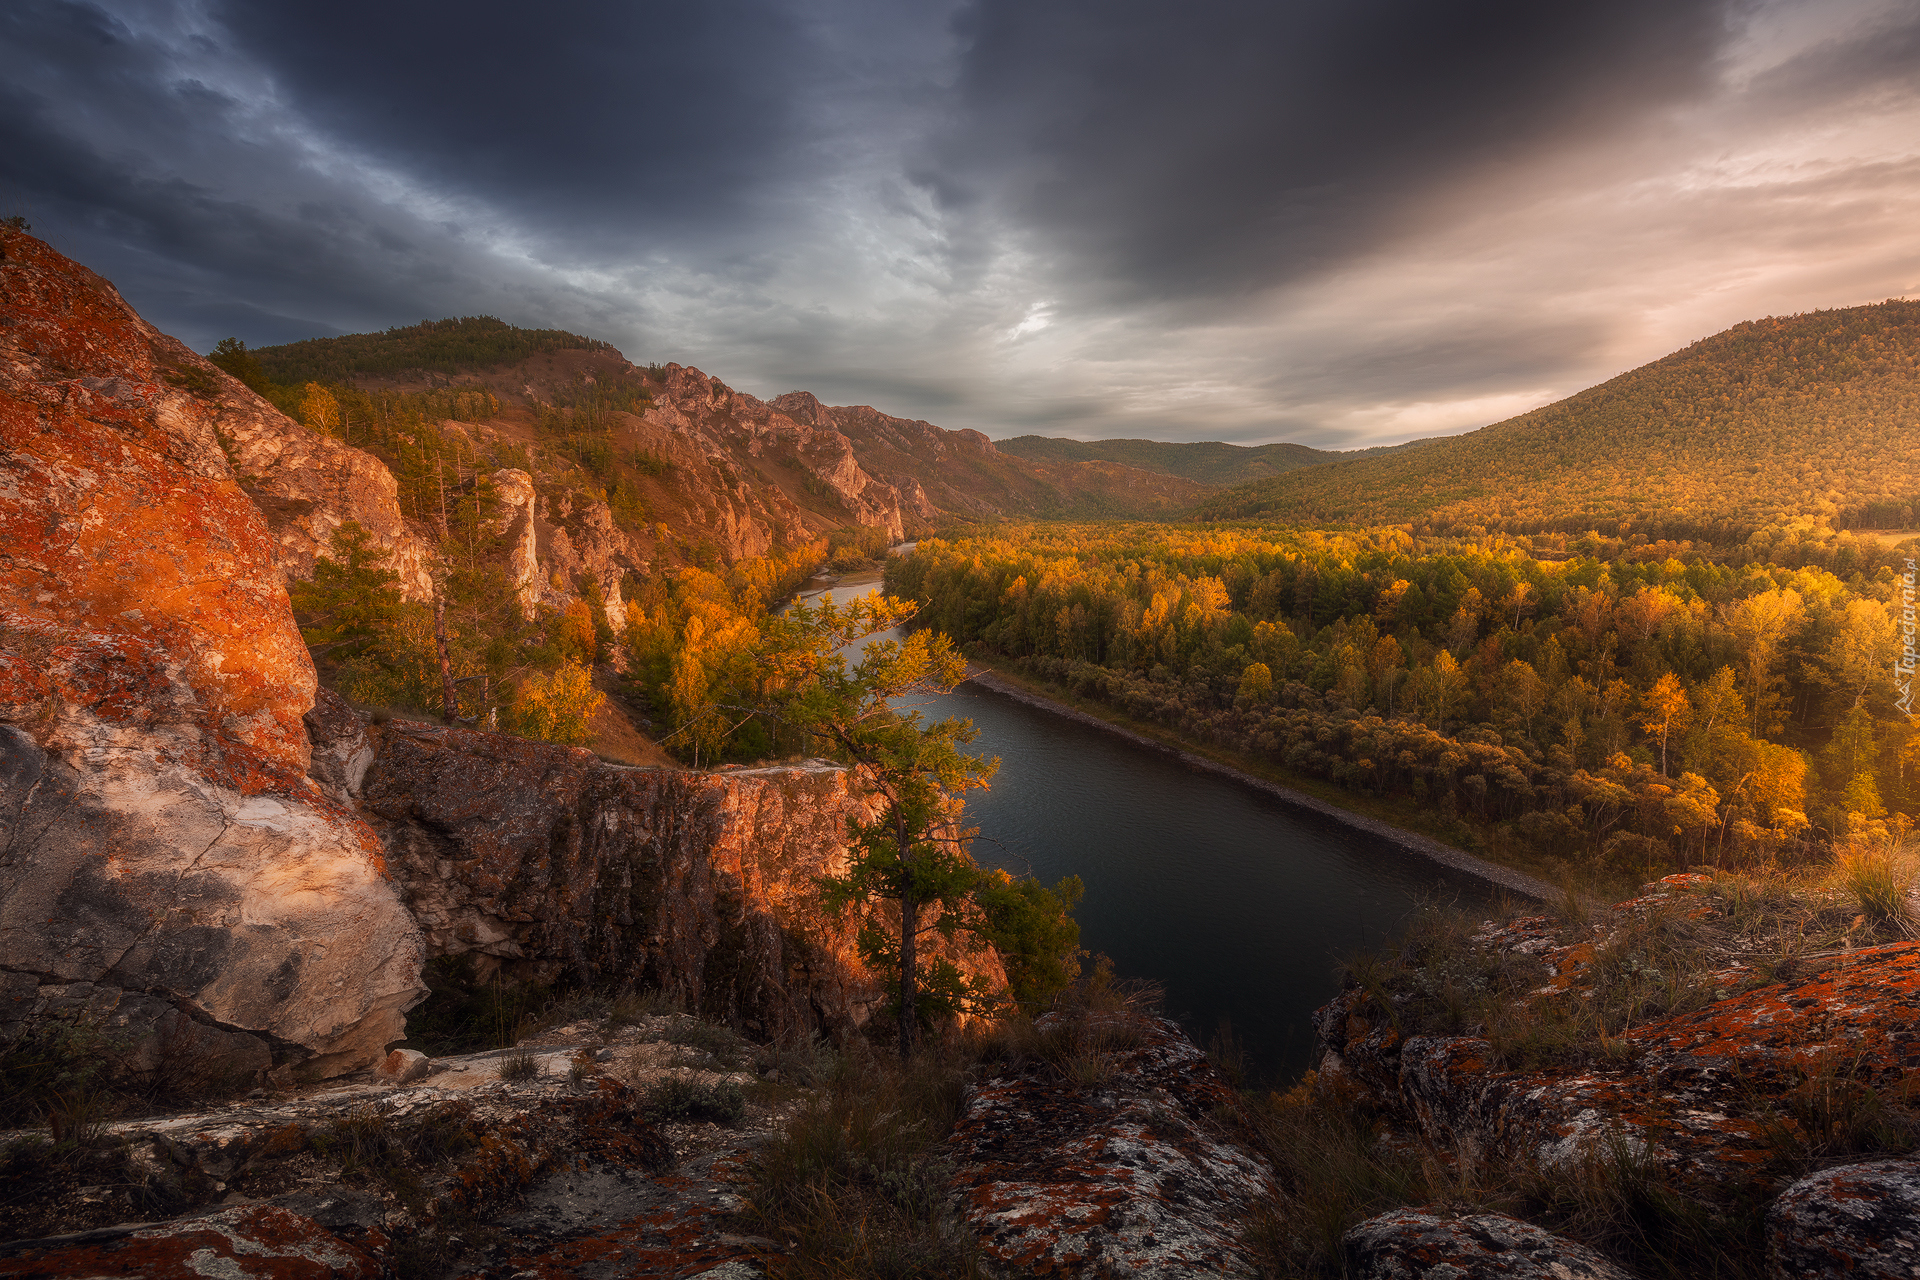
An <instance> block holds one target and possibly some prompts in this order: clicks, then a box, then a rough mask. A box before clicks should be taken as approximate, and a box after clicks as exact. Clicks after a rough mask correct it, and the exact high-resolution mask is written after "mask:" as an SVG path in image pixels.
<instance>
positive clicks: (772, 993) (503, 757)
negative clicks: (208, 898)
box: [362, 720, 1005, 1040]
mask: <svg viewBox="0 0 1920 1280" xmlns="http://www.w3.org/2000/svg"><path fill="white" fill-rule="evenodd" d="M379 739H380V740H379V748H378V755H377V757H376V758H375V760H374V762H373V764H372V766H371V768H370V769H369V770H368V771H367V774H366V780H365V784H364V790H363V793H362V803H363V805H364V808H365V811H366V812H367V813H368V814H369V816H370V817H371V818H372V819H373V820H374V821H375V823H376V824H377V825H378V826H379V829H380V833H381V838H382V839H383V841H384V842H385V846H386V850H387V865H388V866H389V867H390V868H391V870H392V873H393V875H394V878H395V879H396V880H397V881H398V882H399V884H400V886H401V888H402V890H403V891H404V893H405V894H406V898H407V902H408V905H409V906H410V907H411V908H412V910H413V912H414V914H415V916H416V917H417V918H418V919H419V921H420V923H421V926H422V928H423V929H424V930H425V932H426V938H427V943H428V948H429V950H430V951H431V952H432V953H433V954H435V955H462V954H471V955H472V956H473V957H474V958H475V959H476V961H479V962H480V963H481V964H482V965H483V966H485V967H487V968H494V967H499V966H504V967H505V968H506V969H507V971H508V972H509V973H510V974H512V975H513V976H516V977H524V978H532V979H537V980H542V981H552V980H554V979H557V978H566V979H569V980H577V981H580V982H586V983H600V984H607V985H618V986H626V985H631V986H634V987H647V988H658V989H660V990H662V991H665V992H667V993H669V994H671V995H673V996H674V997H676V998H678V999H680V1000H681V1001H682V1002H683V1003H684V1004H685V1006H686V1007H687V1008H689V1009H694V1010H697V1011H699V1012H701V1013H702V1014H704V1015H706V1016H707V1017H709V1018H713V1019H715V1020H719V1021H724V1022H728V1023H730V1024H732V1025H735V1026H739V1027H744V1028H746V1029H747V1030H749V1031H751V1032H753V1033H754V1034H756V1035H759V1036H763V1037H766V1038H771V1039H781V1040H784V1039H788V1038H791V1037H794V1036H802V1035H805V1034H807V1033H810V1032H811V1031H814V1030H816V1029H822V1030H829V1031H842V1030H846V1029H849V1028H852V1027H854V1026H857V1025H859V1024H861V1023H864V1022H865V1021H866V1020H867V1018H868V1017H869V1016H870V1014H871V1013H872V1011H873V1009H874V1008H875V1006H876V1005H877V1004H878V1003H879V1002H880V1001H881V1000H882V999H883V998H884V992H883V991H882V989H881V984H880V981H879V980H878V978H877V976H876V975H874V974H873V973H871V972H869V971H868V970H867V969H866V968H865V966H864V965H863V964H862V963H861V961H860V959H859V956H858V951H857V948H856V946H855V939H856V936H857V934H858V931H859V926H860V919H859V918H858V916H857V913H849V914H848V916H846V917H845V918H836V917H834V916H831V915H828V914H826V913H825V912H824V911H823V910H822V909H821V907H820V894H819V888H818V885H817V880H818V878H819V877H820V876H822V875H830V874H837V873H840V872H843V871H844V870H845V868H846V857H847V853H846V833H847V820H848V818H849V817H850V816H852V815H855V814H865V813H866V801H865V800H863V799H862V798H861V797H860V796H859V795H857V794H855V793H854V792H853V791H852V790H851V789H850V788H849V786H848V775H847V773H846V771H845V770H843V769H841V768H839V767H837V766H833V765H829V764H825V763H819V762H814V763H809V764H804V765H796V766H781V767H775V768H762V769H734V770H726V771H722V772H717V773H694V772H686V771H681V770H668V769H637V768H628V767H624V766H619V765H610V764H606V763H603V762H601V761H600V760H598V759H596V758H595V757H594V755H593V753H591V752H589V751H585V750H582V749H580V748H576V747H556V746H549V745H546V744H543V743H535V742H527V741H525V740H522V739H519V738H512V737H507V736H505V735H500V734H490V733H481V732H474V731H468V730H459V729H438V728H432V727H429V726H425V725H419V724H413V723H410V722H405V721H398V720H396V721H392V722H390V723H388V724H386V725H384V726H381V727H380V729H379ZM876 921H877V923H879V924H880V925H881V926H882V927H883V928H884V927H886V925H887V923H888V922H887V920H886V919H885V916H884V913H878V912H876ZM930 936H931V935H930ZM922 945H923V948H925V947H926V945H927V944H926V943H924V942H923V944H922ZM943 945H944V944H943ZM933 949H934V950H935V951H936V953H940V952H941V950H942V948H941V946H936V947H934V948H933ZM952 958H953V959H954V960H955V961H956V963H959V964H960V965H961V966H962V967H963V969H965V970H966V971H968V972H970V973H972V974H974V975H977V976H980V977H982V978H985V979H986V980H987V981H989V982H991V983H993V984H994V985H996V986H1004V984H1005V976H1004V974H1003V973H1002V971H1001V969H1000V966H999V962H998V961H997V960H996V959H994V958H993V957H992V954H991V953H990V952H989V953H985V954H983V955H968V954H964V953H957V952H956V953H953V954H952Z"/></svg>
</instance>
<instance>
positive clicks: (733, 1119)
mask: <svg viewBox="0 0 1920 1280" xmlns="http://www.w3.org/2000/svg"><path fill="white" fill-rule="evenodd" d="M640 1111H641V1114H643V1115H645V1116H646V1117H647V1119H649V1120H651V1121H653V1122H654V1123H655V1124H669V1123H672V1122H674V1121H688V1120H711V1121H712V1122H713V1123H715V1124H718V1125H726V1126H728V1127H732V1126H734V1125H737V1124H739V1123H740V1121H741V1120H742V1119H744V1118H745V1117H746V1114H747V1101H746V1098H745V1096H744V1095H743V1094H742V1093H741V1092H740V1086H739V1085H737V1084H734V1083H732V1082H731V1081H726V1080H722V1081H718V1082H715V1083H701V1082H697V1081H693V1080H688V1079H686V1078H684V1077H681V1076H665V1077H663V1078H662V1079H660V1080H659V1081H658V1082H656V1083H655V1084H654V1086H653V1087H652V1088H650V1089H648V1090H647V1092H646V1094H645V1096H644V1097H643V1098H642V1100H641V1103H640Z"/></svg>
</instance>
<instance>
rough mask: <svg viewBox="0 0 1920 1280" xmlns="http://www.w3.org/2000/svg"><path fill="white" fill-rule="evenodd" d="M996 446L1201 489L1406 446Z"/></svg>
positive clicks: (1049, 442)
mask: <svg viewBox="0 0 1920 1280" xmlns="http://www.w3.org/2000/svg"><path fill="white" fill-rule="evenodd" d="M994 447H995V448H997V449H999V450H1000V452H1002V453H1010V454H1012V455H1014V456H1015V457H1018V458H1027V459H1030V460H1032V461H1035V462H1042V461H1048V462H1118V463H1122V464H1124V465H1126V466H1129V467H1138V468H1140V469H1141V470H1142V471H1157V472H1160V473H1161V474H1163V475H1170V476H1182V477H1185V478H1186V479H1188V480H1194V481H1197V482H1199V483H1201V484H1218V485H1237V484H1250V483H1252V482H1253V481H1256V480H1264V479H1266V478H1268V477H1270V476H1277V475H1283V474H1285V473H1286V472H1289V471H1298V470H1299V469H1300V468H1302V467H1311V466H1315V465H1318V464H1319V463H1322V462H1339V461H1342V460H1346V459H1352V458H1356V457H1363V456H1371V455H1373V454H1377V453H1387V452H1391V451H1392V450H1394V449H1405V448H1407V447H1408V446H1407V445H1394V446H1390V447H1389V448H1385V449H1362V450H1359V451H1357V452H1353V453H1330V452H1328V451H1326V450H1324V449H1310V448H1308V447H1307V446H1306V445H1304V444H1260V445H1241V444H1226V443H1224V442H1222V441H1219V440H1206V441H1195V442H1190V443H1183V444H1172V443H1167V442H1165V441H1160V440H1064V439H1061V438H1059V437H1057V436H1015V437H1014V438H1013V439H1011V440H997V441H995V442H994Z"/></svg>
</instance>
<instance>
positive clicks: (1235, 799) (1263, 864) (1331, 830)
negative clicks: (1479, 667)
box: [808, 578, 1492, 1083]
mask: <svg viewBox="0 0 1920 1280" xmlns="http://www.w3.org/2000/svg"><path fill="white" fill-rule="evenodd" d="M831 589H832V590H833V592H834V594H835V596H836V598H838V599H841V600H845V599H847V598H848V597H849V596H850V595H851V594H853V593H854V592H856V591H865V590H870V589H871V584H870V583H868V582H866V581H863V580H861V579H857V578H856V579H847V580H843V581H842V582H840V583H838V584H836V585H835V586H834V587H833V588H831ZM808 594H809V595H817V594H819V593H818V592H817V591H813V592H809V593H808ZM915 705H916V706H919V707H920V708H921V710H922V711H923V714H925V715H926V717H927V718H928V719H929V720H937V719H943V718H945V717H947V716H961V717H964V718H966V719H968V720H971V721H972V722H973V724H974V727H975V728H976V729H978V730H979V733H980V736H979V738H978V739H977V740H976V741H975V742H974V743H973V746H972V747H971V748H970V750H971V751H972V752H973V753H974V754H976V755H982V756H998V757H999V759H1000V770H999V772H998V773H996V774H995V775H994V777H993V782H992V786H991V788H990V789H989V790H988V791H986V792H984V793H982V792H977V791H976V792H972V793H970V794H969V796H968V799H967V820H968V822H970V823H971V824H973V825H976V826H978V827H979V828H980V837H979V839H977V840H976V841H975V842H974V849H973V853H974V857H975V858H977V859H978V860H979V861H980V862H982V863H984V864H986V865H989V866H996V867H1004V868H1006V869H1007V870H1009V871H1014V872H1017V873H1026V872H1029V871H1030V872H1032V873H1033V874H1034V875H1036V876H1038V877H1039V878H1040V879H1041V880H1043V881H1045V882H1046V883H1048V884H1053V883H1056V882H1057V881H1058V880H1059V879H1060V878H1061V877H1062V876H1068V875H1077V876H1079V877H1080V878H1081V879H1082V880H1083V881H1085V883H1086V897H1085V899H1084V900H1083V901H1082V902H1081V904H1080V906H1079V908H1078V909H1077V910H1076V911H1075V913H1074V917H1075V919H1077V920H1078V921H1079V922H1080V934H1081V944H1082V945H1083V946H1085V947H1086V948H1087V949H1088V950H1089V951H1093V952H1098V953H1104V954H1105V955H1107V956H1110V957H1111V958H1112V960H1113V963H1114V969H1115V971H1116V973H1118V974H1119V975H1120V976H1121V977H1133V978H1150V979H1153V980H1155V981H1157V982H1159V983H1161V984H1162V985H1163V986H1164V987H1165V989H1166V1010H1167V1012H1168V1013H1169V1014H1170V1015H1171V1016H1173V1017H1175V1018H1177V1019H1179V1021H1180V1022H1181V1023H1182V1024H1183V1025H1184V1026H1186V1028H1187V1029H1188V1031H1189V1032H1190V1033H1191V1034H1193V1035H1194V1036H1195V1037H1196V1038H1197V1039H1198V1040H1199V1041H1200V1042H1201V1043H1203V1044H1204V1043H1206V1042H1207V1040H1208V1039H1209V1038H1210V1037H1211V1036H1212V1035H1213V1034H1214V1033H1215V1032H1216V1031H1217V1030H1218V1029H1219V1028H1220V1026H1221V1024H1222V1023H1223V1022H1224V1023H1227V1024H1230V1026H1231V1028H1232V1031H1233V1034H1234V1036H1235V1037H1236V1038H1237V1039H1238V1040H1239V1042H1240V1044H1241V1045H1242V1047H1243V1048H1244V1050H1245V1052H1246V1054H1247V1057H1248V1059H1249V1061H1250V1063H1251V1066H1252V1069H1253V1075H1254V1076H1255V1077H1256V1078H1258V1079H1261V1080H1265V1081H1270V1082H1275V1083H1284V1082H1286V1081H1288V1080H1290V1079H1292V1078H1294V1077H1297V1076H1298V1075H1299V1073H1300V1072H1301V1071H1303V1070H1304V1069H1305V1068H1306V1067H1307V1066H1308V1065H1309V1061H1310V1053H1311V1050H1312V1044H1313V1030H1312V1025H1311V1023H1310V1021H1309V1019H1310V1016H1311V1015H1312V1013H1313V1011H1314V1009H1316V1008H1318V1007H1319V1006H1320V1005H1322V1004H1324V1003H1326V1001H1327V1000H1328V999H1330V998H1331V997H1332V996H1333V995H1334V993H1335V992H1336V991H1337V990H1338V978H1337V975H1336V966H1337V964H1338V962H1339V958H1340V957H1341V956H1343V955H1345V954H1349V953H1351V952H1352V951H1354V950H1356V949H1358V948H1361V947H1364V946H1367V945H1372V944H1378V943H1380V942H1382V941H1383V940H1385V939H1386V938H1387V937H1388V936H1389V935H1391V934H1392V933H1393V932H1395V931H1396V930H1397V929H1398V928H1399V927H1400V926H1401V924H1402V923H1403V922H1404V921H1405V920H1406V919H1407V917H1408V916H1409V915H1410V914H1411V913H1412V912H1414V911H1416V910H1418V909H1419V908H1420V907H1421V906H1422V905H1423V904H1429V903H1457V904H1458V905H1460V906H1461V907H1465V908H1478V907H1481V906H1484V905H1486V904H1487V903H1489V902H1490V901H1491V899H1492V891H1491V890H1490V888H1489V887H1488V886H1487V885H1485V884H1484V883H1483V882H1481V881H1479V880H1477V879H1474V878H1472V877H1469V876H1463V875H1460V874H1458V873H1454V872H1450V871H1448V870H1447V869H1445V868H1442V867H1439V866H1437V865H1436V864H1434V863H1432V862H1429V861H1427V860H1426V859H1424V858H1420V857H1418V856H1416V855H1413V854H1409V853H1407V852H1406V851H1404V850H1402V849H1399V848H1397V847H1395V846H1393V845H1391V844H1388V843H1387V842H1385V841H1383V840H1382V839H1380V838H1379V837H1377V836H1375V835H1372V834H1370V833H1368V832H1364V831H1360V830H1356V829H1354V828H1352V827H1348V826H1345V825H1343V824H1342V823H1340V822H1338V821H1335V820H1333V819H1330V818H1326V817H1323V816H1321V815H1319V814H1316V813H1312V812H1306V811H1302V810H1299V809H1296V808H1294V807H1292V806H1290V805H1288V804H1286V803H1285V802H1284V801H1281V800H1279V799H1277V798H1275V797H1273V796H1270V795H1268V794H1266V793H1264V792H1261V791H1259V790H1257V789H1255V788H1253V787H1249V786H1245V785H1242V784H1240V783H1237V782H1234V781H1233V780H1231V779H1229V778H1225V777H1222V776H1220V775H1217V774H1212V773H1206V772H1201V771H1199V770H1196V769H1192V768H1190V767H1188V766H1186V765H1183V764H1181V763H1180V762H1179V761H1177V760H1175V759H1173V758H1172V757H1170V756H1169V755H1167V754H1166V753H1164V752H1161V751H1156V750H1152V749H1150V748H1146V747H1141V746H1137V745H1135V744H1133V743H1130V742H1127V741H1125V740H1123V739H1121V738H1118V737H1115V736H1114V735H1112V734H1109V733H1106V732H1103V731H1102V730H1100V729H1097V728H1094V727H1092V726H1089V725H1085V724H1081V723H1079V722H1076V721H1073V720H1068V719H1065V718H1063V717H1060V716H1056V715H1052V714H1050V713H1048V712H1046V711H1044V710H1042V709H1039V708H1036V707H1032V706H1029V705H1027V704H1025V703H1022V702H1018V701H1015V700H1014V699H1012V698H1009V697H1006V696H1004V695H1002V694H998V693H995V692H993V691H991V690H988V689H984V688H980V687H977V686H973V685H969V684H963V685H961V686H960V687H959V688H958V689H956V690H955V691H954V692H953V693H951V694H948V695H945V696H942V697H936V698H928V699H920V700H916V702H915Z"/></svg>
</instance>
